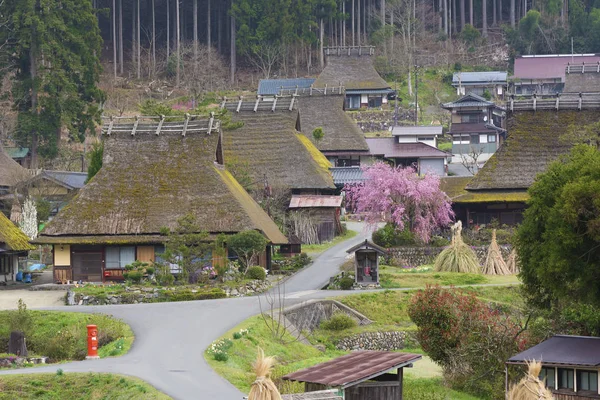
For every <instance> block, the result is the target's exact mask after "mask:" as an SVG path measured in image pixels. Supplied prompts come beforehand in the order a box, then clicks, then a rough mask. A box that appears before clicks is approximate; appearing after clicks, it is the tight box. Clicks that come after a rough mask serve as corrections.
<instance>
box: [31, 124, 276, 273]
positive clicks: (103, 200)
mask: <svg viewBox="0 0 600 400" xmlns="http://www.w3.org/2000/svg"><path fill="white" fill-rule="evenodd" d="M102 134H103V141H104V158H103V166H102V169H101V170H100V171H99V172H98V174H97V175H96V176H95V177H94V178H93V179H92V180H91V181H90V182H89V183H88V184H87V185H86V186H85V187H83V188H82V189H81V190H80V191H79V193H78V194H77V195H76V196H75V198H74V199H73V200H71V201H70V202H69V204H68V205H67V206H66V207H64V208H63V209H62V210H61V211H60V212H59V214H58V215H57V216H56V217H55V218H54V219H53V220H52V221H51V222H50V223H49V224H48V225H47V226H46V227H45V228H44V230H43V231H42V232H41V234H40V236H39V237H38V238H37V239H36V243H40V244H50V245H53V255H54V276H55V280H56V281H65V280H76V281H78V280H82V281H105V280H113V279H119V278H121V277H122V274H123V269H124V267H125V265H127V264H130V263H131V262H133V261H135V260H138V261H144V262H148V261H155V260H156V259H157V258H158V257H159V256H160V254H161V253H162V252H163V251H164V244H165V241H166V237H165V236H164V235H162V234H161V231H162V230H163V227H166V228H169V229H171V230H173V229H176V228H177V220H178V219H179V218H181V217H183V216H186V215H193V216H194V217H195V219H196V222H197V224H198V225H199V226H201V227H202V230H203V231H205V232H207V233H208V234H209V239H208V240H211V239H212V238H214V237H215V236H216V235H217V234H219V233H224V234H235V233H238V232H241V231H244V230H249V229H254V230H257V231H259V232H260V233H262V234H263V235H264V236H265V237H266V238H267V239H268V240H269V242H270V244H269V245H268V246H267V248H266V252H265V253H263V256H262V257H261V260H260V263H261V264H262V265H263V266H268V265H269V263H270V258H269V257H270V254H271V251H270V248H271V246H272V245H274V244H286V243H287V239H286V238H285V236H284V235H283V234H282V233H281V232H280V231H279V229H278V228H277V225H275V223H274V222H273V221H272V220H271V219H270V218H269V216H268V215H267V214H266V213H265V212H264V211H263V210H262V208H261V207H260V206H259V205H258V204H257V203H256V202H255V201H254V200H253V199H252V197H251V196H250V195H249V194H248V193H247V192H246V191H245V190H244V189H243V188H242V186H241V185H240V184H239V183H238V182H237V181H236V180H235V178H234V177H233V176H232V175H231V173H230V172H229V171H227V170H226V169H225V167H224V157H223V150H222V149H223V146H222V142H223V138H222V132H221V129H220V123H219V121H217V120H214V119H213V118H211V119H210V120H205V119H198V118H197V117H194V116H188V117H186V118H185V120H184V119H183V118H178V117H167V118H164V117H156V118H151V117H144V118H141V117H134V118H126V117H122V118H111V119H107V120H105V123H104V125H103V127H102Z"/></svg>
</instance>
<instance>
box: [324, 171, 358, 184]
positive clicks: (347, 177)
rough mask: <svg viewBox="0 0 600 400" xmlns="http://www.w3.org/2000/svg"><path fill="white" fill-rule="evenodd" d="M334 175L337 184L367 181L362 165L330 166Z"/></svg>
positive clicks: (334, 181)
mask: <svg viewBox="0 0 600 400" xmlns="http://www.w3.org/2000/svg"><path fill="white" fill-rule="evenodd" d="M329 170H330V171H331V175H333V183H334V184H335V185H345V184H347V183H361V182H364V181H365V178H364V177H363V171H362V169H361V168H360V167H334V168H329Z"/></svg>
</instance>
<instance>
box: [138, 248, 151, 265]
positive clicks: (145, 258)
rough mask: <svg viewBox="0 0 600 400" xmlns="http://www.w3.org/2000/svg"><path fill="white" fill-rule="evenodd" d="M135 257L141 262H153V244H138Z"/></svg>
mask: <svg viewBox="0 0 600 400" xmlns="http://www.w3.org/2000/svg"><path fill="white" fill-rule="evenodd" d="M136 258H137V260H138V261H141V262H154V246H138V247H137V257H136Z"/></svg>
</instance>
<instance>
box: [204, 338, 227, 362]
mask: <svg viewBox="0 0 600 400" xmlns="http://www.w3.org/2000/svg"><path fill="white" fill-rule="evenodd" d="M231 346H233V342H232V341H231V340H229V339H220V340H217V341H216V342H213V343H212V344H211V345H210V346H209V348H208V353H209V354H211V355H212V356H213V358H214V359H215V360H217V361H223V362H225V361H227V360H228V359H229V355H228V354H227V350H229V349H230V348H231Z"/></svg>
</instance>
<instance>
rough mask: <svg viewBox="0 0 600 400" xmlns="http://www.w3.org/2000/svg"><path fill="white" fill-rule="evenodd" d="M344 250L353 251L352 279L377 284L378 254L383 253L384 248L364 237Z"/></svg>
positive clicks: (364, 283) (358, 282)
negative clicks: (363, 239)
mask: <svg viewBox="0 0 600 400" xmlns="http://www.w3.org/2000/svg"><path fill="white" fill-rule="evenodd" d="M346 252H347V253H349V254H350V253H354V280H355V282H356V283H357V284H359V285H373V284H375V285H377V284H379V256H383V255H385V254H386V253H387V250H386V249H384V248H383V247H380V246H377V245H376V244H374V243H371V242H369V241H368V240H366V239H365V241H364V242H362V243H359V244H357V245H356V246H354V247H352V248H350V249H348V250H346Z"/></svg>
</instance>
